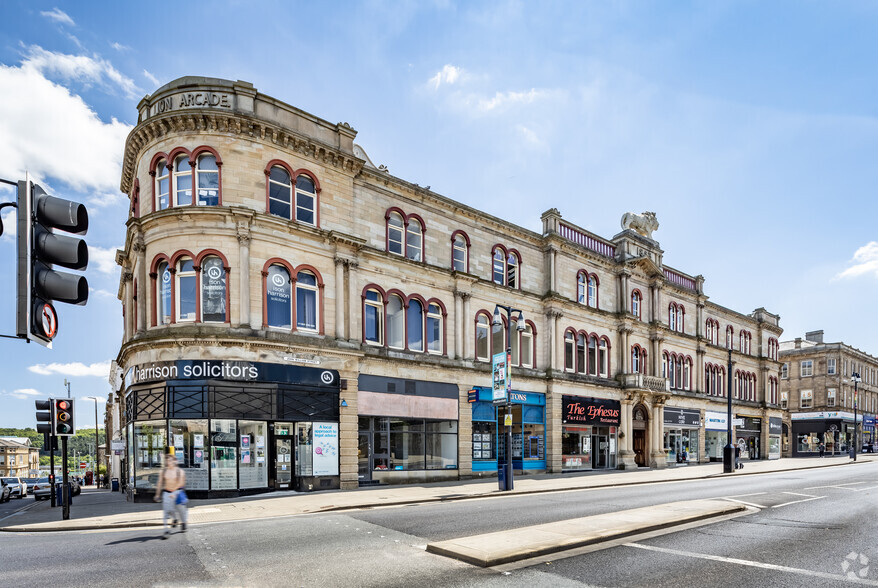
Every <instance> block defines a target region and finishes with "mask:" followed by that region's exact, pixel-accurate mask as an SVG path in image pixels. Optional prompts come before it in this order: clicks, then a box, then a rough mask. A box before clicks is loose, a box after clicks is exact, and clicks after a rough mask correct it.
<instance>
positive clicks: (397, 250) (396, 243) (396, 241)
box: [387, 212, 405, 255]
mask: <svg viewBox="0 0 878 588" xmlns="http://www.w3.org/2000/svg"><path fill="white" fill-rule="evenodd" d="M404 234H405V223H404V222H403V220H402V215H401V214H399V213H398V212H391V213H390V214H389V215H388V217H387V251H389V252H390V253H393V254H395V255H402V254H403V247H404V243H403V235H404Z"/></svg>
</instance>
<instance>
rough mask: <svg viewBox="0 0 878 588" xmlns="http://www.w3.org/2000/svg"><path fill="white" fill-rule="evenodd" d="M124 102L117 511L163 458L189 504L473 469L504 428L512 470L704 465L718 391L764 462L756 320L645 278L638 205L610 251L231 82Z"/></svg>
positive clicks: (718, 431) (644, 225) (770, 374)
mask: <svg viewBox="0 0 878 588" xmlns="http://www.w3.org/2000/svg"><path fill="white" fill-rule="evenodd" d="M138 108H139V116H138V124H137V126H136V127H135V128H134V130H133V131H132V132H131V134H130V135H129V137H128V140H127V142H126V146H125V158H124V165H123V175H122V190H123V191H124V192H125V193H127V194H128V195H129V197H130V199H131V214H130V218H129V220H128V223H127V234H126V241H125V247H124V249H122V250H120V251H119V252H118V254H117V262H118V263H119V264H120V265H121V266H122V268H123V270H122V280H121V282H120V287H119V298H120V300H121V301H122V305H123V311H124V317H125V318H124V321H125V330H124V339H123V343H122V346H121V349H120V351H119V355H118V358H117V360H116V362H117V365H116V369H117V370H118V373H119V374H121V377H120V378H119V379H118V383H117V390H116V395H117V398H118V399H119V402H120V403H121V406H123V407H124V410H122V415H121V428H120V430H121V432H122V436H123V438H124V439H125V442H126V451H125V453H124V458H125V459H124V460H123V463H122V464H121V467H122V469H123V471H124V474H123V475H124V476H125V478H126V481H127V482H128V485H129V488H131V489H132V490H133V493H134V495H135V496H136V495H138V494H148V493H150V492H152V490H151V488H152V485H153V484H154V483H155V480H156V479H157V475H158V471H159V467H160V462H161V458H160V453H161V450H162V448H163V447H164V446H166V445H170V446H172V447H175V451H176V453H177V454H178V456H179V457H180V459H181V460H182V462H183V466H184V467H185V468H187V471H188V480H189V483H188V488H189V489H191V491H192V492H193V493H194V495H196V496H198V495H199V493H210V494H211V495H217V494H223V493H246V492H260V491H265V490H267V489H276V488H277V489H279V488H297V489H300V490H309V489H318V488H336V487H352V486H356V485H357V484H372V483H402V482H424V481H430V480H444V479H459V478H468V477H472V476H483V475H488V476H495V475H497V474H496V472H497V467H498V462H499V463H502V462H503V461H504V460H505V455H506V436H505V434H504V433H505V427H506V425H505V423H506V415H507V413H511V421H512V425H511V427H512V432H513V436H512V440H513V441H512V453H513V466H514V468H515V469H516V470H517V471H519V472H524V473H529V472H545V471H548V472H560V471H567V470H580V469H592V468H632V467H638V466H640V467H665V466H666V465H669V464H670V465H675V466H676V465H678V464H679V465H682V464H687V463H690V462H700V461H707V460H710V459H716V458H718V457H721V447H722V445H724V444H725V443H726V440H725V434H724V431H725V429H726V421H725V418H726V417H725V411H726V397H725V395H726V394H727V392H728V390H729V384H728V383H727V382H729V381H730V382H731V390H732V395H733V398H734V400H735V415H734V416H735V418H736V419H738V420H737V421H736V422H737V423H738V425H737V435H736V437H737V438H738V442H739V444H740V445H741V447H742V448H743V449H744V452H743V454H744V457H745V458H746V457H750V458H754V459H756V458H766V457H779V456H780V422H781V419H780V417H781V415H782V411H781V409H780V406H779V398H778V378H779V375H780V373H779V372H780V363H779V362H778V361H777V350H778V338H779V336H780V334H781V332H782V331H781V329H780V326H779V319H778V316H777V315H774V314H771V313H770V312H768V311H766V310H765V309H757V310H756V311H754V312H752V313H749V314H745V313H740V312H736V311H734V310H731V309H728V308H725V307H723V306H720V305H718V304H715V303H714V302H712V301H710V300H709V299H708V297H707V295H706V294H705V292H704V279H703V278H702V277H701V276H693V275H689V274H686V273H684V272H682V271H679V270H676V269H673V268H671V267H669V266H667V265H666V264H665V263H664V252H663V251H662V249H661V248H660V246H659V243H658V242H657V241H656V240H655V239H654V238H652V233H653V232H654V231H655V230H656V229H657V227H658V221H657V219H656V218H655V215H653V214H652V213H645V214H644V215H631V214H626V215H625V218H624V219H623V230H622V231H621V232H619V233H618V234H617V235H615V236H614V237H613V238H609V239H608V238H604V237H601V236H598V235H595V234H592V233H590V232H589V231H586V230H584V229H582V228H581V227H578V226H576V225H575V224H574V223H571V222H570V221H567V220H565V219H564V218H562V215H561V214H560V212H559V211H558V210H556V209H550V210H547V211H546V212H545V213H544V214H543V215H542V230H541V231H540V232H539V233H536V232H533V231H531V230H528V229H525V228H522V227H519V226H516V225H514V224H512V223H510V222H508V221H505V220H503V219H501V218H497V217H494V216H491V215H489V214H486V213H484V212H482V211H479V210H476V209H474V208H472V207H470V206H467V205H465V204H462V203H460V202H457V201H454V200H452V199H450V198H447V197H445V196H442V195H440V194H437V193H435V192H433V191H432V190H430V189H429V187H421V186H418V185H417V184H413V183H411V182H408V181H406V180H403V179H401V178H397V177H395V176H393V175H391V174H390V173H389V171H388V169H387V168H386V167H385V166H383V165H380V166H379V165H375V164H373V162H372V161H371V160H370V158H369V156H368V155H367V154H366V153H365V151H364V150H363V149H362V148H361V147H360V146H359V145H358V144H356V143H354V139H355V138H356V134H357V133H356V131H355V130H354V129H353V128H351V126H350V125H349V124H347V123H338V124H332V123H329V122H327V121H325V120H322V119H320V118H318V117H316V116H314V115H312V114H309V113H306V112H303V111H301V110H298V109H296V108H295V107H292V106H290V105H287V104H284V103H283V102H280V101H278V100H276V99H274V98H271V97H269V96H266V95H264V94H261V93H260V92H258V91H257V89H256V88H254V87H253V86H252V85H251V84H248V83H246V82H240V81H239V82H231V81H226V80H219V79H212V78H197V77H186V78H181V79H178V80H176V81H174V82H171V83H169V84H167V85H165V86H163V87H162V88H160V89H159V90H157V91H156V92H155V93H154V94H152V95H151V96H147V97H145V98H144V99H143V100H142V101H141V103H140V104H139V106H138ZM622 212H624V211H620V214H621V213H622ZM498 305H500V306H498ZM501 306H502V307H509V308H508V312H507V309H506V308H501ZM507 330H508V332H507ZM507 335H508V336H509V344H510V348H511V353H510V357H509V362H510V363H511V388H510V394H509V396H508V399H509V405H508V406H507V405H506V404H505V403H499V404H497V403H494V402H493V400H494V399H495V397H496V396H495V394H497V393H499V394H500V395H501V396H503V397H504V398H505V397H506V395H505V390H504V383H505V380H504V379H503V375H504V374H505V373H507V372H506V370H505V367H506V366H503V369H500V368H499V367H498V366H495V365H494V363H496V361H498V360H499V361H500V362H501V363H504V364H505V363H506V361H505V356H504V354H503V351H504V349H505V347H506V338H507ZM495 356H496V357H495ZM730 362H731V364H732V368H731V371H730V370H729V368H728V366H729V364H730ZM495 388H496V389H495Z"/></svg>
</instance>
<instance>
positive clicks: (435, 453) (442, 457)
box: [425, 421, 457, 470]
mask: <svg viewBox="0 0 878 588" xmlns="http://www.w3.org/2000/svg"><path fill="white" fill-rule="evenodd" d="M425 439H426V443H425V446H426V452H427V459H426V462H427V469H428V470H450V469H456V468H457V421H427V422H426V437H425Z"/></svg>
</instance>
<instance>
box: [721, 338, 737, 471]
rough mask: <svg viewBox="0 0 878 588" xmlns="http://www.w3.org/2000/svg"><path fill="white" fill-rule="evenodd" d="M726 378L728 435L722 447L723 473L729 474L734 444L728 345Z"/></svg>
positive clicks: (731, 466) (732, 464)
mask: <svg viewBox="0 0 878 588" xmlns="http://www.w3.org/2000/svg"><path fill="white" fill-rule="evenodd" d="M727 373H728V378H727V383H726V398H727V399H728V402H729V404H728V414H727V415H726V425H727V432H726V434H727V435H728V437H727V439H726V441H727V442H726V446H725V447H724V448H723V473H726V474H731V473H732V472H733V471H734V470H735V445H734V444H733V443H732V348H731V347H729V364H728V371H727Z"/></svg>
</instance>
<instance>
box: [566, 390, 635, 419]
mask: <svg viewBox="0 0 878 588" xmlns="http://www.w3.org/2000/svg"><path fill="white" fill-rule="evenodd" d="M561 401H562V410H563V413H562V415H563V416H562V418H563V421H562V422H563V423H564V424H570V425H573V424H578V425H609V426H619V424H620V420H619V419H620V415H621V414H622V404H621V403H620V402H619V401H618V400H603V399H601V398H583V397H581V396H562V398H561Z"/></svg>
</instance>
